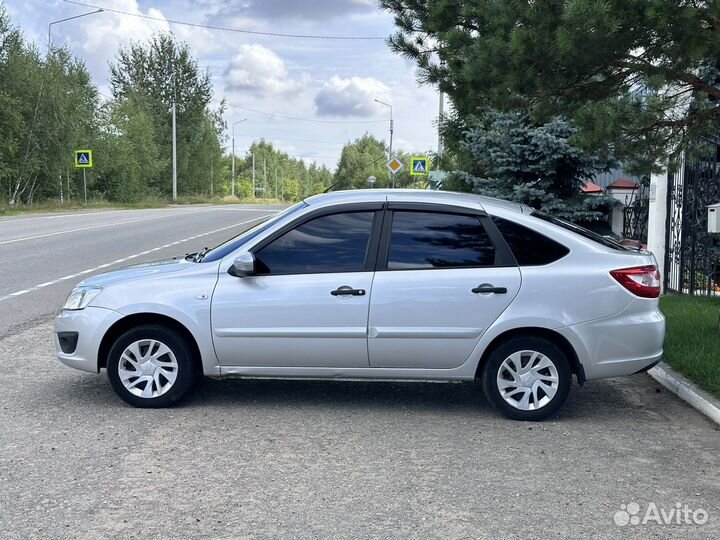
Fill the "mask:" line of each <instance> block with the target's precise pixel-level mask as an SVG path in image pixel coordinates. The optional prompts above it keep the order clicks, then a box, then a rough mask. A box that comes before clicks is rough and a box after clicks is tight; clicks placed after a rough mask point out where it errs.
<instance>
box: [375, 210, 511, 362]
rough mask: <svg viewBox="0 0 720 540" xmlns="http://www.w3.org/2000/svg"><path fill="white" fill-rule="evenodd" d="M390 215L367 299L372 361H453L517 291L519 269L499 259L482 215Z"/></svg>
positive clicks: (465, 353) (468, 349) (465, 355)
mask: <svg viewBox="0 0 720 540" xmlns="http://www.w3.org/2000/svg"><path fill="white" fill-rule="evenodd" d="M387 219H388V218H386V220H387ZM389 220H390V221H389V222H388V224H386V228H387V230H386V232H385V233H384V234H385V237H386V238H387V240H386V241H385V245H386V246H387V248H386V251H385V252H384V254H383V255H381V256H380V260H379V262H378V269H377V272H376V274H375V280H374V282H373V288H372V298H371V301H370V317H369V321H368V350H369V354H370V364H371V365H372V366H373V367H385V368H423V369H441V368H445V369H448V368H455V367H458V366H460V365H462V364H463V363H464V362H465V361H466V360H468V358H469V357H470V354H471V353H472V351H473V349H474V348H475V346H476V345H477V343H478V340H479V339H480V336H482V334H483V333H484V332H485V331H486V330H487V328H488V327H489V326H490V325H491V324H492V323H493V321H495V319H496V318H497V317H499V316H500V314H501V313H502V312H503V311H504V310H505V309H506V308H507V307H508V306H509V305H510V303H511V302H512V300H513V299H514V298H515V296H516V295H517V293H518V291H519V289H520V271H519V269H518V267H517V266H516V265H515V264H514V261H510V260H507V259H505V260H500V257H498V255H499V254H498V250H497V249H496V247H495V245H494V244H493V242H492V241H491V237H490V235H489V234H488V232H487V231H486V230H485V226H484V225H483V222H484V220H483V219H481V217H480V216H477V215H469V214H460V213H452V212H434V211H427V210H423V211H413V210H393V211H392V213H391V216H389ZM489 226H492V225H491V224H489Z"/></svg>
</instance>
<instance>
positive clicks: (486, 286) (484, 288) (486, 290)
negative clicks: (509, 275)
mask: <svg viewBox="0 0 720 540" xmlns="http://www.w3.org/2000/svg"><path fill="white" fill-rule="evenodd" d="M472 292H474V293H475V294H490V293H496V294H506V293H507V287H494V286H493V285H491V284H490V283H483V284H482V285H478V286H477V287H475V288H474V289H472Z"/></svg>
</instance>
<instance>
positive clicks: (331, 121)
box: [65, 0, 387, 124]
mask: <svg viewBox="0 0 720 540" xmlns="http://www.w3.org/2000/svg"><path fill="white" fill-rule="evenodd" d="M65 1H69V0H65ZM228 105H229V106H230V107H232V108H233V109H241V110H243V111H248V112H254V113H257V114H264V115H266V116H274V117H276V118H283V119H285V120H298V121H300V122H317V123H318V124H384V123H386V122H387V120H318V119H317V118H300V117H298V116H287V115H285V114H278V113H271V112H266V111H259V110H257V109H250V108H248V107H241V106H240V105H234V104H232V103H228Z"/></svg>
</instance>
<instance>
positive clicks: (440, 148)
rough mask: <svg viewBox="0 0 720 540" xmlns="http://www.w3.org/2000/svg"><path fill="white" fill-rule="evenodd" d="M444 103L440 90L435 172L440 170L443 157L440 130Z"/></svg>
mask: <svg viewBox="0 0 720 540" xmlns="http://www.w3.org/2000/svg"><path fill="white" fill-rule="evenodd" d="M444 101H445V100H444V95H443V91H442V90H440V108H439V111H438V146H437V147H438V151H437V153H438V165H437V167H436V169H437V170H440V166H441V165H440V162H441V161H442V156H443V141H442V134H441V132H440V130H441V128H442V121H443V116H444V111H443V108H444Z"/></svg>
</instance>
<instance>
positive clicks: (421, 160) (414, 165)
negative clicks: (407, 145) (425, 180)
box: [410, 157, 430, 176]
mask: <svg viewBox="0 0 720 540" xmlns="http://www.w3.org/2000/svg"><path fill="white" fill-rule="evenodd" d="M429 172H430V162H429V160H428V158H426V157H414V158H411V159H410V174H411V175H412V176H427V174H428V173H429Z"/></svg>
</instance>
